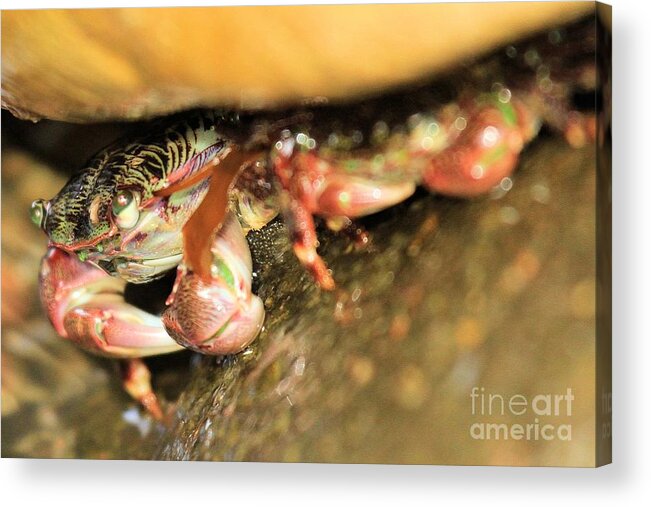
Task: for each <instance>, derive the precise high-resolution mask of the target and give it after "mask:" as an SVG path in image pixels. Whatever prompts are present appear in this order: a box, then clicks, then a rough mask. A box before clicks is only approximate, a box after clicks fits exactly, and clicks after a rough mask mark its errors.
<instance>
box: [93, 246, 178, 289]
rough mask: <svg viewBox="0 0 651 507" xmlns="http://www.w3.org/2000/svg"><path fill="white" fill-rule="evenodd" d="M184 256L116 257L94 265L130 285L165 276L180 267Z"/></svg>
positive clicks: (99, 261)
mask: <svg viewBox="0 0 651 507" xmlns="http://www.w3.org/2000/svg"><path fill="white" fill-rule="evenodd" d="M182 258H183V254H180V253H178V254H173V255H167V256H164V257H156V258H152V259H132V258H125V257H116V258H114V259H111V260H98V261H96V262H94V264H95V265H96V266H97V267H99V268H101V269H103V270H104V271H106V272H107V273H108V274H109V275H111V276H118V277H120V278H122V279H124V280H126V281H127V282H129V283H138V284H139V283H147V282H151V281H152V280H156V279H157V278H160V277H162V276H164V275H165V273H167V272H168V271H170V270H171V269H174V268H175V267H177V266H178V265H179V263H180V262H181V259H182Z"/></svg>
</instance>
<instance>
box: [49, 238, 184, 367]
mask: <svg viewBox="0 0 651 507" xmlns="http://www.w3.org/2000/svg"><path fill="white" fill-rule="evenodd" d="M125 285H126V282H124V280H121V279H119V278H115V277H111V276H109V275H108V274H106V273H105V272H104V271H103V270H101V269H99V268H97V267H95V266H93V265H92V264H90V263H87V262H81V261H80V260H79V259H78V258H77V257H76V256H75V255H73V254H70V253H67V252H65V251H63V250H61V249H59V248H54V247H51V248H50V249H49V250H48V252H47V254H46V255H45V257H44V258H43V260H42V262H41V271H40V296H41V301H42V303H43V306H44V307H45V309H46V311H47V314H48V317H49V319H50V321H51V322H52V325H53V326H54V328H55V329H56V330H57V332H58V333H59V334H60V335H61V336H62V337H63V338H66V339H68V340H71V341H73V342H75V343H77V344H78V345H80V346H81V347H83V348H84V349H86V350H88V351H90V352H94V353H96V354H100V355H104V356H110V357H117V358H134V357H143V356H150V355H155V354H163V353H166V352H173V351H176V350H180V347H179V346H178V344H177V343H176V342H174V340H172V339H171V338H170V337H169V335H168V334H167V333H166V332H165V328H164V327H163V325H162V323H161V321H160V319H159V318H158V317H156V316H154V315H151V314H149V313H147V312H145V311H143V310H140V309H139V308H136V307H135V306H133V305H131V304H129V303H128V302H126V301H125V300H124V289H125Z"/></svg>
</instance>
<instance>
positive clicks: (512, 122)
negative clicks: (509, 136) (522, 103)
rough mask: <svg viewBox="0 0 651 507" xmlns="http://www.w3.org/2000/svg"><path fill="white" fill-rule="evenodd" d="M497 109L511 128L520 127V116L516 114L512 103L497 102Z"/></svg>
mask: <svg viewBox="0 0 651 507" xmlns="http://www.w3.org/2000/svg"><path fill="white" fill-rule="evenodd" d="M496 105H497V108H498V109H499V110H500V113H502V117H503V118H504V121H505V122H506V124H507V125H508V126H509V127H516V126H517V125H518V115H517V113H516V112H515V108H514V107H513V105H512V104H511V103H510V102H506V103H504V102H501V101H499V100H498V101H497V102H496Z"/></svg>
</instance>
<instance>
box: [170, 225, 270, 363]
mask: <svg viewBox="0 0 651 507" xmlns="http://www.w3.org/2000/svg"><path fill="white" fill-rule="evenodd" d="M211 252H212V256H213V262H212V276H211V278H210V279H205V278H202V277H200V276H199V275H198V274H196V273H192V272H189V271H187V270H186V269H185V268H184V267H183V266H181V267H179V271H178V275H177V283H176V286H175V289H174V292H173V293H172V295H171V296H170V298H169V300H168V304H169V305H170V306H169V307H168V308H167V310H165V312H164V313H163V322H164V325H165V328H166V329H167V331H168V333H169V334H170V335H171V336H172V337H173V338H174V339H175V340H176V341H177V342H178V343H179V344H180V345H182V346H184V347H187V348H189V349H191V350H195V351H197V352H200V353H202V354H214V355H222V354H233V353H236V352H240V351H241V350H242V349H244V348H245V347H246V346H247V345H248V344H249V343H251V342H252V341H253V340H254V339H255V337H256V336H257V335H258V333H259V332H260V329H261V328H262V323H263V321H264V306H263V304H262V301H261V300H260V298H258V297H257V296H255V295H253V294H252V293H251V272H252V268H251V255H250V253H249V249H248V245H247V243H246V239H245V238H244V233H243V231H242V228H241V227H240V224H239V222H238V221H237V218H235V216H234V215H233V214H232V213H229V214H228V215H227V217H226V219H225V221H224V223H223V225H222V227H221V229H220V230H219V232H218V233H217V235H216V236H215V239H214V240H213V245H212V248H211Z"/></svg>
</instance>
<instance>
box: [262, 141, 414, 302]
mask: <svg viewBox="0 0 651 507" xmlns="http://www.w3.org/2000/svg"><path fill="white" fill-rule="evenodd" d="M280 144H281V148H279V149H278V151H277V153H276V156H275V157H274V160H273V167H274V171H275V174H276V176H277V177H278V180H279V182H280V184H281V186H282V188H283V190H284V192H283V196H282V198H281V209H282V212H283V215H284V217H285V224H286V225H287V226H288V228H289V231H290V235H291V239H292V244H293V247H294V252H295V254H296V257H298V259H299V261H300V262H301V264H303V266H305V267H306V268H307V269H308V271H310V273H312V276H314V279H315V280H316V282H317V283H318V285H319V286H320V287H321V288H322V289H324V290H333V289H334V288H335V282H334V279H333V278H332V275H331V274H330V271H329V270H328V267H327V266H326V263H325V262H324V261H323V259H322V258H321V257H320V256H319V254H318V253H317V251H316V249H317V246H318V244H319V242H318V239H317V235H316V230H315V228H314V220H313V218H312V216H313V215H319V216H321V217H324V218H326V219H329V220H330V221H331V223H333V224H335V223H338V222H340V221H341V219H344V218H345V219H349V218H353V217H360V216H364V215H370V214H371V213H375V212H377V211H380V210H382V209H385V208H388V207H390V206H393V205H394V204H397V203H399V202H401V201H403V200H405V199H406V198H407V197H409V196H410V195H411V194H413V193H414V190H415V189H416V185H415V183H414V182H413V181H409V180H402V181H388V180H387V179H384V180H383V179H382V178H377V177H376V178H371V177H363V176H362V175H360V174H351V173H350V172H349V171H348V172H347V171H346V170H345V169H344V165H345V163H346V160H335V159H323V158H319V157H318V156H317V154H316V153H315V152H299V153H293V151H292V150H293V144H292V141H291V138H290V139H286V140H285V141H284V142H283V141H281V142H280ZM367 241H368V238H366V242H367Z"/></svg>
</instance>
